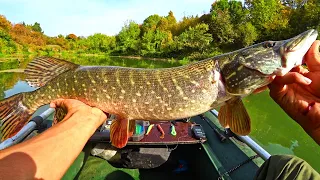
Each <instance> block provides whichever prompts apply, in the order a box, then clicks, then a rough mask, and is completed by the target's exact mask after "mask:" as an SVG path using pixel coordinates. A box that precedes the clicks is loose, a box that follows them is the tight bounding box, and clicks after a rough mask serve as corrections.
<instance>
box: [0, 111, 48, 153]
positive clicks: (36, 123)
mask: <svg viewBox="0 0 320 180" xmlns="http://www.w3.org/2000/svg"><path fill="white" fill-rule="evenodd" d="M52 113H54V108H49V109H47V110H45V111H44V112H43V113H41V114H40V115H38V116H35V117H33V118H32V119H31V120H30V121H29V122H28V123H27V124H26V125H25V126H23V128H22V129H21V130H20V131H19V132H18V133H17V134H16V135H14V136H13V137H11V138H8V139H6V140H5V141H3V142H1V143H0V150H3V149H5V148H8V147H10V146H13V145H15V144H18V143H20V142H21V141H22V140H23V139H24V138H26V137H27V136H28V135H29V134H30V133H31V132H32V131H34V130H35V129H37V128H38V127H40V125H41V124H42V122H43V121H44V120H46V119H47V118H48V117H49V116H50V115H51V114H52Z"/></svg>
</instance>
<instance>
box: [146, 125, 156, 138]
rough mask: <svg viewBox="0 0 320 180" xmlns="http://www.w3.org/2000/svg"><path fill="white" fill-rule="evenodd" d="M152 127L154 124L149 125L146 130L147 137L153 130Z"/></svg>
mask: <svg viewBox="0 0 320 180" xmlns="http://www.w3.org/2000/svg"><path fill="white" fill-rule="evenodd" d="M153 126H154V124H151V125H150V126H149V127H148V130H147V133H146V135H147V136H148V135H149V133H150V131H151V129H152V128H153Z"/></svg>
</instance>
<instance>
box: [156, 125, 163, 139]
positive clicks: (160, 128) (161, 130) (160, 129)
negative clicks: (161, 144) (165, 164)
mask: <svg viewBox="0 0 320 180" xmlns="http://www.w3.org/2000/svg"><path fill="white" fill-rule="evenodd" d="M157 128H158V129H159V131H160V132H161V136H160V138H161V139H163V138H164V131H163V129H162V127H161V126H160V124H157Z"/></svg>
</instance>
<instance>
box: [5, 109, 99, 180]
mask: <svg viewBox="0 0 320 180" xmlns="http://www.w3.org/2000/svg"><path fill="white" fill-rule="evenodd" d="M90 118H91V116H89V117H88V118H84V117H80V116H79V115H74V116H71V117H70V119H68V120H66V121H63V122H61V123H59V124H57V125H55V126H54V127H52V128H50V129H48V130H47V131H45V132H44V133H42V134H40V135H38V136H37V137H35V138H32V139H30V140H28V141H26V142H23V143H21V144H19V145H16V146H13V147H11V148H8V149H6V150H3V151H1V152H0V159H1V160H0V179H5V178H8V177H10V178H11V179H35V178H43V179H60V178H61V177H62V176H63V175H64V173H65V172H66V170H67V169H68V168H69V167H70V165H71V164H72V163H73V161H74V160H75V159H76V157H77V156H78V155H79V153H80V152H81V150H82V149H83V147H84V145H85V144H86V142H87V141H88V139H89V138H90V137H91V136H92V134H93V133H94V131H95V129H96V127H97V126H98V125H97V122H96V121H95V120H93V119H90Z"/></svg>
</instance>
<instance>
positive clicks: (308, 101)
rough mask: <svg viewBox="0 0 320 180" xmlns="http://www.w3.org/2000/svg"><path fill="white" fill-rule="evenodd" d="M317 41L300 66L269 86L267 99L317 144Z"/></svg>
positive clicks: (319, 111)
mask: <svg viewBox="0 0 320 180" xmlns="http://www.w3.org/2000/svg"><path fill="white" fill-rule="evenodd" d="M319 46H320V41H315V42H314V43H313V44H312V46H311V48H310V49H309V51H308V52H307V54H306V55H305V62H306V64H307V66H308V69H306V68H303V67H302V66H299V67H296V68H294V69H293V70H292V71H291V72H289V73H288V74H286V75H285V76H282V77H276V78H275V80H274V81H273V82H272V83H271V84H270V85H269V89H270V96H271V97H272V98H273V100H274V101H275V102H276V103H278V104H279V105H280V107H281V108H282V109H283V110H284V111H285V112H286V113H287V114H288V115H289V116H290V117H291V118H292V119H294V120H295V121H296V122H297V123H299V124H300V125H301V127H302V128H303V129H304V130H305V131H306V132H307V133H308V134H309V135H310V136H311V137H312V138H313V139H314V140H315V141H316V142H317V143H318V144H320V53H319Z"/></svg>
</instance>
